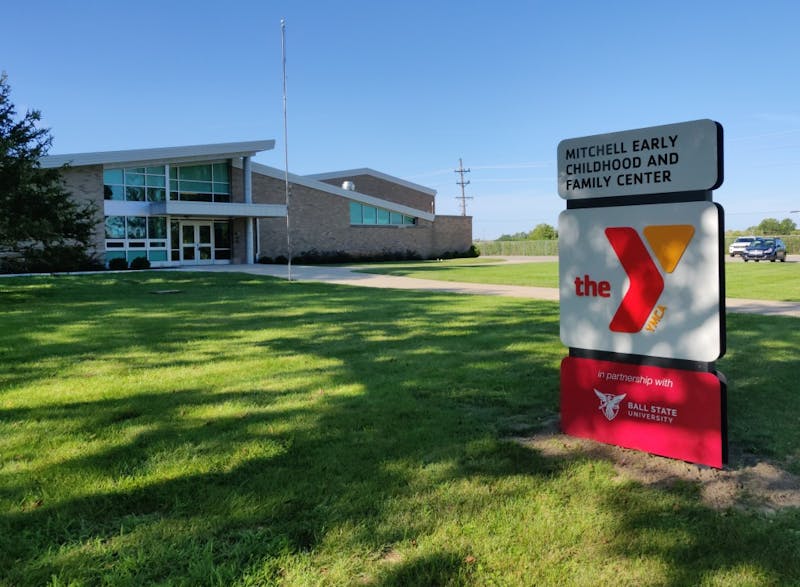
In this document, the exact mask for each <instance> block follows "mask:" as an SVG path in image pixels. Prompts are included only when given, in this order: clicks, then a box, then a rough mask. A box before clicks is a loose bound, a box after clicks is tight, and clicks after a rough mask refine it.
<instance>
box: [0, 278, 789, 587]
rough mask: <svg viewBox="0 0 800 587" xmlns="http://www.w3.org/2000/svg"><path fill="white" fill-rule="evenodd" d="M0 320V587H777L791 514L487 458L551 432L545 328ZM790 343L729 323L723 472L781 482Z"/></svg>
mask: <svg viewBox="0 0 800 587" xmlns="http://www.w3.org/2000/svg"><path fill="white" fill-rule="evenodd" d="M172 290H178V291H177V292H176V293H153V292H165V291H172ZM0 308H2V310H1V311H2V314H1V315H0V321H1V325H2V328H0V356H1V357H2V360H1V361H0V584H7V585H43V584H50V585H98V584H111V585H141V584H154V583H157V584H170V585H171V584H175V585H263V584H266V585H269V584H281V585H354V584H355V585H359V584H365V585H490V584H496V585H565V584H572V585H602V584H615V585H792V584H798V583H800V557H798V556H797V553H798V552H800V533H798V531H797V529H798V528H800V513H798V511H797V509H784V510H778V511H774V512H765V511H762V510H761V509H758V508H753V509H738V508H731V509H728V510H723V511H716V510H713V509H709V508H708V507H706V506H704V505H703V503H702V501H701V499H700V495H699V493H700V488H699V487H698V486H697V485H695V484H694V483H691V482H681V483H676V484H674V485H672V486H669V487H658V486H645V485H642V484H639V483H636V482H633V481H629V480H625V479H624V478H622V477H620V476H619V475H618V474H617V473H616V471H615V470H614V467H613V465H612V464H611V463H609V462H606V461H604V460H602V459H597V458H592V457H590V456H588V455H577V456H574V457H572V458H556V457H550V456H545V455H544V454H541V453H539V452H537V451H536V450H535V449H532V448H528V447H526V446H523V445H521V444H519V443H517V442H515V441H513V440H512V438H513V437H520V436H526V435H530V434H533V433H535V432H536V431H538V430H540V429H541V428H542V427H544V426H546V425H547V424H548V423H551V422H552V421H553V420H554V419H555V418H556V417H557V413H558V382H559V372H558V367H559V362H560V360H561V358H562V357H563V356H564V355H565V352H566V350H565V349H564V348H563V347H562V346H561V344H560V342H559V340H558V320H559V319H558V306H557V304H555V303H551V302H540V301H531V300H516V299H503V298H495V297H484V296H458V295H445V294H431V293H425V292H405V291H403V292H401V291H390V290H381V291H376V290H370V289H361V288H348V287H338V286H329V285H323V284H302V283H286V282H283V281H279V280H271V279H268V278H259V277H254V276H246V275H237V274H227V275H217V274H187V273H168V272H142V273H122V274H114V275H97V276H81V277H59V278H29V279H4V280H2V281H0ZM798 326H800V324H798V321H797V320H796V319H792V318H778V317H768V318H762V317H758V316H731V317H730V318H729V322H728V333H729V341H728V342H729V353H728V357H727V358H726V359H725V360H724V361H722V362H721V364H720V368H721V369H722V370H723V372H725V373H726V374H727V375H728V377H729V380H730V388H729V420H730V436H731V443H732V449H733V453H734V454H746V455H748V456H747V458H748V459H764V458H769V459H771V460H772V461H773V462H775V463H776V464H778V465H779V466H782V467H785V468H788V469H790V470H793V471H794V472H795V473H800V467H799V466H798V464H799V463H800V452H798V447H800V417H799V416H798V414H800V409H799V408H800V396H799V395H798V394H797V393H796V385H795V382H796V378H797V373H798V362H797V357H796V349H797V348H798V347H799V346H800V328H798ZM735 466H738V465H735Z"/></svg>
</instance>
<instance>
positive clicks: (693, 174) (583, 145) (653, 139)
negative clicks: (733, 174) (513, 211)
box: [558, 120, 723, 200]
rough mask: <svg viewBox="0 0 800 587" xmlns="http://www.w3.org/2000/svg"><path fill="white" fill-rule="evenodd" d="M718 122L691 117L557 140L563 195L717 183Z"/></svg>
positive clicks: (683, 188)
mask: <svg viewBox="0 0 800 587" xmlns="http://www.w3.org/2000/svg"><path fill="white" fill-rule="evenodd" d="M721 148H722V126H721V125H720V124H718V123H716V122H714V121H713V120H695V121H692V122H681V123H678V124H666V125H663V126H653V127H650V128H640V129H637V130H629V131H624V132H614V133H608V134H603V135H594V136H590V137H582V138H577V139H566V140H563V141H561V142H560V143H559V144H558V194H559V195H560V196H561V197H562V198H564V199H567V200H578V199H585V198H608V197H618V196H637V195H645V194H666V193H675V192H691V191H705V190H713V189H716V188H718V187H719V186H720V185H721V184H722V179H723V173H722V154H721V152H720V151H721Z"/></svg>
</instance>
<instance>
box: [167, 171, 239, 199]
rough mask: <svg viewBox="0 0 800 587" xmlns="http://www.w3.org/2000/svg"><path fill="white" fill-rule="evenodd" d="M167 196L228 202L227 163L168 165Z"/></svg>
mask: <svg viewBox="0 0 800 587" xmlns="http://www.w3.org/2000/svg"><path fill="white" fill-rule="evenodd" d="M169 197H170V199H171V200H188V201H191V202H230V201H231V182H230V173H229V171H228V164H227V163H212V164H207V165H184V166H181V167H170V168H169Z"/></svg>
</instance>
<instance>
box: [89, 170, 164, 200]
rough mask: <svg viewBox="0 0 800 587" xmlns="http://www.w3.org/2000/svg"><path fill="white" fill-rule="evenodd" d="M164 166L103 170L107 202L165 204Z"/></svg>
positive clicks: (104, 191)
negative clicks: (122, 201) (124, 201)
mask: <svg viewBox="0 0 800 587" xmlns="http://www.w3.org/2000/svg"><path fill="white" fill-rule="evenodd" d="M166 186H167V181H166V175H165V173H164V166H163V165H161V166H155V167H126V168H120V169H105V170H103V194H104V197H105V199H106V200H127V201H129V202H163V201H164V200H165V199H166V195H167V187H166Z"/></svg>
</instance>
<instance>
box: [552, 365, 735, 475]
mask: <svg viewBox="0 0 800 587" xmlns="http://www.w3.org/2000/svg"><path fill="white" fill-rule="evenodd" d="M726 391H727V388H726V384H725V379H724V377H723V376H721V374H719V373H708V372H704V371H687V370H683V369H673V368H667V367H655V366H648V365H636V364H631V363H618V362H614V361H602V360H595V359H584V358H578V357H566V358H565V359H564V360H563V361H562V362H561V429H562V431H563V432H564V433H565V434H568V435H570V436H577V437H580V438H588V439H591V440H597V441H599V442H604V443H606V444H614V445H617V446H622V447H625V448H632V449H636V450H641V451H644V452H649V453H652V454H657V455H661V456H665V457H670V458H673V459H679V460H683V461H688V462H692V463H697V464H702V465H708V466H710V467H716V468H718V469H719V468H722V466H723V464H724V463H725V462H726V461H727V453H728V439H727V414H726V401H725V396H726Z"/></svg>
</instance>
